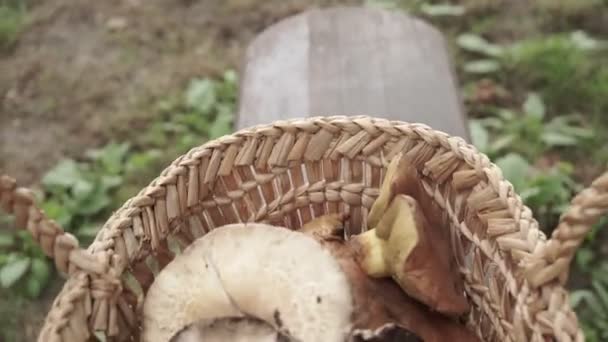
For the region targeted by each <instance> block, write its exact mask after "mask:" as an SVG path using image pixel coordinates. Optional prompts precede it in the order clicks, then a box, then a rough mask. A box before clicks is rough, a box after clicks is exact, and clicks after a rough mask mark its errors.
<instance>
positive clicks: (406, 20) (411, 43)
mask: <svg viewBox="0 0 608 342" xmlns="http://www.w3.org/2000/svg"><path fill="white" fill-rule="evenodd" d="M242 71H243V72H242V77H241V86H240V89H241V90H240V103H239V111H238V119H237V127H238V128H243V127H248V126H252V125H256V124H260V123H269V122H272V121H275V120H285V119H289V118H298V117H307V116H318V115H370V116H376V117H383V118H387V119H391V120H402V121H408V122H421V123H425V124H427V125H429V126H431V127H433V128H435V129H438V130H442V131H445V132H447V133H449V134H452V135H458V136H462V137H465V138H467V139H468V131H467V126H466V120H465V115H464V114H463V109H462V104H461V100H460V98H459V91H458V88H457V83H456V80H455V77H454V73H453V70H452V67H451V65H450V61H449V59H448V54H447V52H446V47H445V42H444V39H443V37H442V35H441V33H439V32H438V31H437V30H436V29H435V28H433V27H432V26H430V25H429V24H427V23H425V22H424V21H421V20H419V19H416V18H413V17H410V16H407V15H405V14H402V13H396V12H387V11H383V10H376V9H365V8H333V9H325V10H312V11H308V12H305V13H303V14H299V15H296V16H294V17H290V18H287V19H285V20H283V21H281V22H279V23H277V24H275V25H273V26H271V27H269V28H268V29H267V30H266V31H264V32H263V33H261V34H260V35H259V36H258V37H257V38H256V39H255V40H254V41H253V42H252V43H251V45H250V46H249V48H248V49H247V54H246V58H245V62H244V65H243V70H242Z"/></svg>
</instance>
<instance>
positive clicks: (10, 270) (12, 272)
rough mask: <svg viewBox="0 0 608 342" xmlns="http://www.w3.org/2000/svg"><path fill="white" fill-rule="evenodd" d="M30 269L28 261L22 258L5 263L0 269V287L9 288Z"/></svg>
mask: <svg viewBox="0 0 608 342" xmlns="http://www.w3.org/2000/svg"><path fill="white" fill-rule="evenodd" d="M29 267H30V259H29V258H22V259H18V260H14V261H12V262H10V263H7V264H6V265H4V266H3V267H2V269H0V285H1V286H2V287H4V288H9V287H11V286H12V285H13V284H15V283H16V282H17V281H18V280H19V279H21V277H23V275H24V274H25V273H26V272H27V270H28V268H29Z"/></svg>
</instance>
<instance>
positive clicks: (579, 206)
mask: <svg viewBox="0 0 608 342" xmlns="http://www.w3.org/2000/svg"><path fill="white" fill-rule="evenodd" d="M607 212H608V172H605V173H604V174H603V175H601V176H600V177H598V178H597V179H596V180H595V181H593V183H591V186H590V187H588V188H586V189H585V190H583V191H581V192H580V193H579V194H578V195H577V196H576V197H574V199H573V200H572V202H571V203H570V207H569V208H568V210H566V212H564V214H562V216H561V217H560V221H559V224H558V225H557V228H555V230H554V231H553V233H552V234H551V239H550V240H549V241H547V243H545V244H544V245H542V246H541V247H540V248H538V249H537V250H535V251H534V252H533V254H532V255H531V256H530V258H529V260H528V262H526V264H525V268H526V270H525V275H526V278H527V279H528V282H529V284H530V285H531V286H532V287H533V288H537V287H539V286H542V285H544V284H547V283H549V282H551V281H553V280H555V279H558V281H559V282H560V283H561V284H562V285H563V284H565V283H566V280H568V273H569V268H570V261H571V260H572V259H573V258H574V255H575V254H576V250H577V249H578V247H579V246H580V245H581V244H582V243H583V240H584V239H585V236H586V235H587V233H588V232H589V231H590V230H591V228H592V227H593V225H594V224H595V223H596V222H597V221H598V220H599V219H600V218H601V217H602V215H604V214H605V213H607Z"/></svg>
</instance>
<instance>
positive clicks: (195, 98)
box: [186, 79, 216, 114]
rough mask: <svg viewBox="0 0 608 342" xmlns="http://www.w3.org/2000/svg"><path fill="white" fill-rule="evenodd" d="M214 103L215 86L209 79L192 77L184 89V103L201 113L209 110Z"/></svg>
mask: <svg viewBox="0 0 608 342" xmlns="http://www.w3.org/2000/svg"><path fill="white" fill-rule="evenodd" d="M215 103H216V92H215V86H214V83H213V81H212V80H210V79H194V80H192V81H191V82H190V85H189V86H188V89H187V90H186V105H187V106H188V107H189V108H191V109H194V110H196V111H197V112H199V113H201V114H208V113H210V112H211V109H212V108H213V105H214V104H215Z"/></svg>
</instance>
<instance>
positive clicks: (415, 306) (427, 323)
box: [309, 217, 479, 342]
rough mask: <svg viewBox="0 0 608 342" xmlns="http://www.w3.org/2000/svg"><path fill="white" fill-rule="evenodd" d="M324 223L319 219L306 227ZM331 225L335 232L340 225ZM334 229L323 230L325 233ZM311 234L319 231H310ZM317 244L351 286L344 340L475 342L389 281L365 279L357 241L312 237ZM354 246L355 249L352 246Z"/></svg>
mask: <svg viewBox="0 0 608 342" xmlns="http://www.w3.org/2000/svg"><path fill="white" fill-rule="evenodd" d="M322 222H326V223H327V219H324V218H323V217H320V218H318V219H315V220H313V221H311V222H310V225H309V227H310V228H311V229H312V228H313V226H314V225H317V224H319V223H322ZM332 222H334V227H335V229H337V228H338V227H340V226H341V224H340V223H339V222H337V221H335V220H334V221H332ZM335 229H324V231H326V232H332V231H335ZM312 230H314V231H318V230H315V229H312ZM314 237H315V238H316V239H317V240H318V241H319V243H320V244H321V245H322V246H323V248H325V249H326V250H329V251H330V252H331V253H332V255H333V256H334V258H335V259H336V260H337V261H338V263H339V264H340V267H341V269H342V272H344V274H345V275H346V277H347V278H348V281H349V283H350V292H351V293H352V297H353V308H354V309H353V315H352V331H351V334H350V335H349V338H348V339H347V341H349V342H354V341H361V342H363V341H369V342H372V341H378V342H380V341H383V342H389V341H401V342H406V341H425V342H444V341H449V342H476V341H479V339H478V338H477V336H475V334H473V333H472V332H471V331H469V330H468V329H467V328H466V327H465V326H464V325H462V324H460V323H459V322H458V321H457V320H454V319H451V318H448V317H445V316H443V315H441V314H439V313H438V312H435V311H432V310H430V309H429V308H428V307H426V306H424V305H422V304H421V303H420V302H418V301H416V300H414V299H412V298H410V297H409V296H408V295H407V294H406V293H404V291H403V290H402V289H401V288H400V286H399V285H397V283H396V282H395V281H393V280H391V279H390V278H374V277H370V276H368V274H367V273H366V272H365V271H364V270H363V268H362V267H361V266H360V264H359V262H358V261H357V257H356V256H357V251H356V248H354V247H355V246H356V242H355V241H354V240H350V241H344V240H342V239H336V238H334V237H333V236H332V235H330V236H329V238H327V237H324V236H323V235H322V234H315V235H314ZM354 245H355V246H354Z"/></svg>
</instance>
